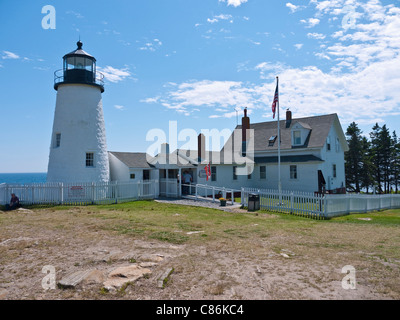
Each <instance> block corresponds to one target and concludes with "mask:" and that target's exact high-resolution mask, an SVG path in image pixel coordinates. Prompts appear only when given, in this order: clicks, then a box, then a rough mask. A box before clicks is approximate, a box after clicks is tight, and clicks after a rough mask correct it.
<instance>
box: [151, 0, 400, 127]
mask: <svg viewBox="0 0 400 320" xmlns="http://www.w3.org/2000/svg"><path fill="white" fill-rule="evenodd" d="M310 3H311V4H313V5H315V10H316V14H315V16H314V18H311V19H308V20H303V21H302V23H304V24H305V25H306V26H307V27H311V26H313V25H314V26H315V25H317V24H318V23H320V21H321V20H322V19H323V18H324V15H329V17H336V18H337V20H338V21H337V22H336V25H334V24H330V25H329V27H330V29H328V30H330V31H329V32H330V34H322V33H317V32H309V33H307V37H308V38H310V39H317V40H324V42H323V44H321V45H319V47H318V48H317V49H316V50H315V52H313V54H314V56H315V57H316V58H318V59H323V68H322V67H317V66H315V65H310V66H306V67H293V66H290V65H287V64H285V63H284V62H281V61H275V62H260V63H258V64H257V65H256V66H255V67H252V66H250V65H249V63H250V62H249V61H246V62H244V63H242V64H238V71H240V70H254V69H255V70H257V71H258V72H259V74H260V78H261V80H262V81H264V83H262V84H257V83H244V82H238V81H212V80H200V81H190V82H183V83H181V84H174V85H170V86H168V87H165V88H164V90H165V93H164V94H162V95H160V96H158V97H156V98H149V99H147V101H146V102H148V103H150V102H152V103H159V104H161V105H163V106H164V107H166V108H169V109H171V110H176V111H177V112H179V113H182V114H186V115H190V114H192V112H193V111H194V110H195V109H196V110H198V109H201V110H204V109H206V110H210V111H207V114H208V117H210V118H224V117H232V116H234V115H235V112H234V111H233V109H234V108H235V107H238V106H248V107H249V108H250V110H258V111H259V112H260V111H261V110H266V111H265V114H264V116H265V117H266V118H268V119H272V116H271V112H270V106H271V103H272V99H273V93H274V90H275V76H277V75H278V76H279V78H280V103H281V107H282V109H285V108H290V109H291V110H292V111H293V113H294V116H295V117H302V116H312V115H318V114H330V113H337V114H338V115H339V117H340V118H341V120H342V124H346V123H350V122H352V121H356V122H357V123H360V124H361V123H362V124H371V123H375V122H377V121H381V120H382V119H384V118H385V117H393V116H399V115H400V90H398V84H399V83H400V73H399V72H398V70H400V9H399V8H397V7H394V6H393V5H386V6H385V5H382V4H381V2H379V1H377V0H367V2H366V4H365V6H361V2H360V1H357V0H332V1H316V0H311V2H310ZM344 5H352V6H354V8H357V10H358V12H356V14H357V17H358V18H357V21H356V24H355V26H354V28H353V29H348V28H347V29H345V28H344V27H342V24H341V21H342V18H343V17H344V15H345V11H344V10H339V9H343V6H344ZM340 15H342V16H340ZM316 17H318V19H317V18H316ZM361 17H362V18H361ZM313 19H314V20H313ZM320 19H321V20H320ZM323 21H325V19H324V20H323ZM332 21H333V20H331V21H330V23H332ZM295 46H296V47H297V48H300V46H301V44H300V43H299V44H295ZM274 49H275V50H282V49H281V48H280V47H279V45H275V46H274ZM317 61H319V60H317ZM160 97H161V98H160ZM254 121H257V120H256V119H254Z"/></svg>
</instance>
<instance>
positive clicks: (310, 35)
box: [307, 32, 326, 40]
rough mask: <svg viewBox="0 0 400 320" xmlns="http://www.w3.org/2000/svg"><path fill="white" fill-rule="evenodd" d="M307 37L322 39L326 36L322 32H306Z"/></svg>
mask: <svg viewBox="0 0 400 320" xmlns="http://www.w3.org/2000/svg"><path fill="white" fill-rule="evenodd" d="M307 37H308V38H311V39H317V40H323V39H325V38H326V36H325V35H324V34H322V33H317V32H313V33H311V32H310V33H307Z"/></svg>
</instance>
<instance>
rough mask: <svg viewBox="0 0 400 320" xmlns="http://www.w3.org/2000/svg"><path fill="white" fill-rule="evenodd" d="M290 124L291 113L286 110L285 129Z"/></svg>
mask: <svg viewBox="0 0 400 320" xmlns="http://www.w3.org/2000/svg"><path fill="white" fill-rule="evenodd" d="M291 124H292V111H290V110H289V109H287V111H286V128H289V127H290V125H291Z"/></svg>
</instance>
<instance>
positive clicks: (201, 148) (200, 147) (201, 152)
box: [197, 133, 206, 163]
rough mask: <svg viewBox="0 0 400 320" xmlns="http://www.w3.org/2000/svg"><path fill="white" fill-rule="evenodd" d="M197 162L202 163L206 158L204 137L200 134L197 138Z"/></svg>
mask: <svg viewBox="0 0 400 320" xmlns="http://www.w3.org/2000/svg"><path fill="white" fill-rule="evenodd" d="M197 153H198V154H197V161H198V162H200V163H201V162H202V161H203V160H205V156H206V137H205V136H204V134H202V133H200V134H199V136H198V137H197Z"/></svg>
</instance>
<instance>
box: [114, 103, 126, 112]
mask: <svg viewBox="0 0 400 320" xmlns="http://www.w3.org/2000/svg"><path fill="white" fill-rule="evenodd" d="M114 108H115V109H117V110H120V111H124V110H125V107H124V106H120V105H118V104H116V105H115V106H114Z"/></svg>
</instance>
